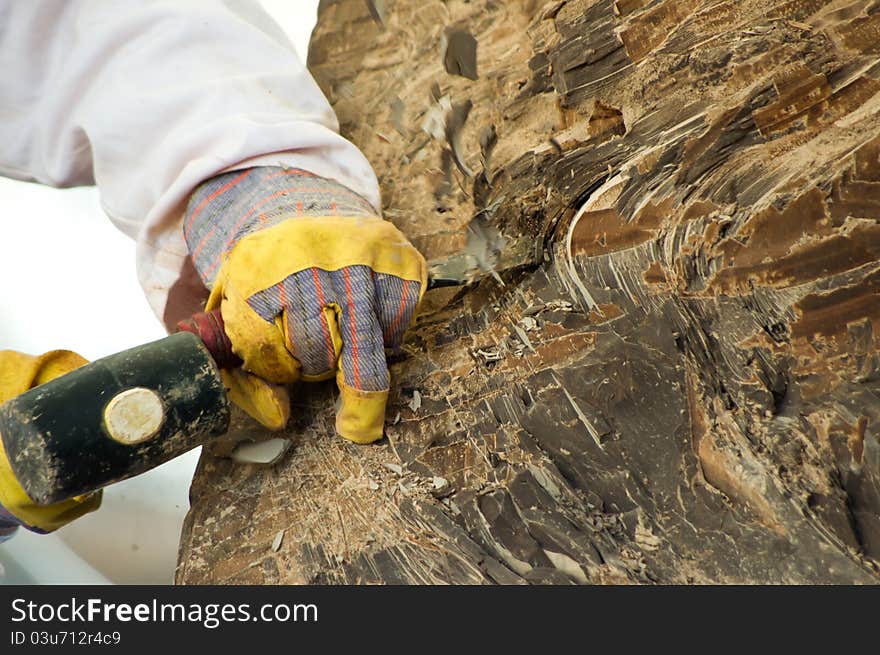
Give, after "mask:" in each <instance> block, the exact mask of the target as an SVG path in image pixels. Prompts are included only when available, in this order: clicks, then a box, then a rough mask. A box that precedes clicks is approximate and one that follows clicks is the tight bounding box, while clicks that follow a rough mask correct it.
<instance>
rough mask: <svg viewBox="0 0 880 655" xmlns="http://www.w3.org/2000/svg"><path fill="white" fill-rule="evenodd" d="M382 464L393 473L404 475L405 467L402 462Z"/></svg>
mask: <svg viewBox="0 0 880 655" xmlns="http://www.w3.org/2000/svg"><path fill="white" fill-rule="evenodd" d="M382 466H384V467H385V468H387V469H388V470H389V471H391V472H392V473H395V474H397V475H403V467H402V466H401V465H400V464H395V463H394V462H382Z"/></svg>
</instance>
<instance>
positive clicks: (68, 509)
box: [0, 350, 101, 541]
mask: <svg viewBox="0 0 880 655" xmlns="http://www.w3.org/2000/svg"><path fill="white" fill-rule="evenodd" d="M87 363H88V362H86V360H85V359H83V358H82V357H80V356H79V355H77V354H76V353H72V352H70V351H67V350H54V351H52V352H48V353H46V354H45V355H41V356H39V357H34V356H31V355H22V354H21V353H17V352H13V351H11V350H0V404H2V403H5V402H6V401H7V400H10V399H11V398H14V397H15V396H17V395H19V394H21V393H24V392H25V391H27V390H28V389H30V388H32V387H36V386H38V385H40V384H44V383H46V382H48V381H49V380H52V379H54V378H57V377H59V376H61V375H64V374H65V373H69V372H70V371H72V370H74V369H77V368H79V367H80V366H83V365H85V364H87ZM100 505H101V492H100V491H99V492H96V493H92V494H88V495H86V496H78V497H76V498H72V499H70V500H65V501H63V502H60V503H54V504H52V505H37V504H35V503H34V502H33V501H32V500H31V499H30V498H28V496H27V494H26V493H25V491H24V489H22V488H21V485H20V484H19V483H18V480H17V479H16V478H15V474H14V473H13V472H12V468H11V467H10V465H9V460H8V459H7V458H6V452H5V451H4V450H3V442H2V440H0V541H3V540H4V539H5V538H8V537H9V536H11V534H12V532H13V531H14V530H15V528H16V527H17V526H18V525H24V526H25V527H27V528H29V529H31V530H34V531H35V532H51V531H53V530H57V529H58V528H60V527H61V526H63V525H66V524H67V523H70V522H71V521H73V520H74V519H76V518H79V517H80V516H82V515H83V514H87V513H89V512H93V511H95V510H96V509H98V507H99V506H100Z"/></svg>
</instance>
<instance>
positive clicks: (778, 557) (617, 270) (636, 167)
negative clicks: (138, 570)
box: [177, 0, 880, 584]
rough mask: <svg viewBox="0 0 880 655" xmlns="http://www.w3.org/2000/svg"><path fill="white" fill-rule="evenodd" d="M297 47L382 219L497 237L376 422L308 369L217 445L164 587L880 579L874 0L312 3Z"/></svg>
mask: <svg viewBox="0 0 880 655" xmlns="http://www.w3.org/2000/svg"><path fill="white" fill-rule="evenodd" d="M468 37H471V38H468ZM474 45H475V46H476V47H475V51H474V48H473V46H474ZM309 64H310V67H311V69H312V71H313V72H314V74H315V76H316V78H317V80H318V82H319V84H320V85H321V86H322V88H323V89H324V91H325V93H326V94H327V95H328V97H329V98H330V99H331V101H332V103H333V105H334V107H335V108H336V111H337V113H338V115H339V118H340V121H341V126H342V132H343V134H345V135H346V136H347V137H349V138H350V139H352V140H353V141H354V142H355V143H357V144H358V145H359V146H360V147H361V148H362V149H363V151H364V152H365V154H366V155H367V157H368V158H369V159H370V161H371V162H372V163H373V165H374V167H375V168H376V170H377V171H378V173H379V175H380V182H381V185H382V189H383V193H384V212H385V216H386V217H387V218H388V219H389V220H392V221H394V222H395V223H396V224H397V225H398V226H399V227H400V228H401V229H403V230H404V232H405V233H407V234H408V235H409V236H410V237H411V239H412V240H413V242H414V243H415V244H416V245H417V246H418V247H419V248H420V249H421V250H422V252H424V254H425V255H426V256H427V257H428V258H429V259H431V258H438V257H442V256H445V255H450V254H454V253H456V252H458V251H460V250H461V249H462V248H464V247H466V246H467V244H468V238H469V235H471V238H472V239H473V238H476V237H475V236H474V235H480V234H483V235H485V234H486V233H487V232H488V233H489V234H491V235H492V240H493V242H494V243H495V244H501V246H502V247H501V249H500V250H501V252H500V255H499V257H498V260H497V263H496V267H495V270H494V273H493V274H487V275H486V276H485V277H484V278H483V279H482V280H480V281H479V282H477V283H475V284H473V285H471V286H469V287H467V288H465V289H457V290H456V289H453V290H437V291H432V292H430V293H429V294H427V295H426V297H425V301H424V303H423V306H422V309H421V310H420V314H419V316H418V318H417V321H416V323H415V325H414V326H413V328H412V329H411V330H410V332H409V336H408V339H407V343H406V351H407V354H406V356H405V357H404V358H402V359H401V360H399V361H396V362H394V363H393V366H392V376H393V389H392V397H391V401H390V405H389V412H388V422H387V428H386V434H387V439H385V440H383V441H382V442H380V443H379V444H378V445H373V446H369V447H359V446H355V445H351V444H348V443H345V442H343V441H342V440H340V439H338V438H336V437H334V436H333V428H332V426H333V420H332V417H333V404H334V398H335V395H336V394H335V390H334V388H333V385H332V383H329V384H326V385H302V386H299V387H297V388H296V389H295V392H294V396H295V398H296V400H295V401H294V413H295V418H294V420H293V421H292V423H291V425H290V427H289V432H288V436H289V438H290V439H291V440H293V442H294V446H293V448H292V449H291V454H290V455H289V456H288V457H287V458H286V459H285V460H284V461H283V462H281V463H280V464H278V465H276V466H275V467H273V468H271V469H259V468H255V467H248V466H239V465H235V464H233V463H231V462H229V461H228V460H224V459H219V458H215V457H213V456H211V454H210V453H206V454H205V455H204V456H203V458H202V461H201V463H200V465H199V470H198V472H197V475H196V478H195V481H194V483H193V487H192V509H191V510H190V513H189V516H188V518H187V522H186V526H185V529H184V533H183V536H182V542H181V549H180V560H179V567H178V571H177V582H178V583H184V584H201V583H454V584H462V583H466V584H471V583H503V584H508V583H561V584H568V583H578V584H583V583H872V582H877V581H878V580H880V437H878V435H880V370H878V369H880V359H878V351H877V346H878V338H880V335H878V332H880V330H876V329H875V328H874V321H876V320H878V318H880V302H878V301H880V295H878V294H880V261H878V255H880V225H878V217H880V0H855V1H854V0H554V1H551V2H546V3H542V2H540V1H536V0H506V1H505V2H497V1H495V0H470V1H466V0H447V1H441V0H419V1H418V2H416V1H414V0H386V1H385V2H383V3H376V2H364V1H363V0H335V1H333V0H327V1H324V2H322V4H321V8H320V16H319V22H318V27H317V29H316V31H315V34H314V35H313V40H312V44H311V50H310V55H309ZM474 78H475V79H474ZM281 531H283V537H281V541H280V544H279V542H278V539H279V537H278V535H279V533H280V532H281ZM273 546H274V547H273Z"/></svg>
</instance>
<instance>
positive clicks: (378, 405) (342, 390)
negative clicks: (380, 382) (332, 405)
mask: <svg viewBox="0 0 880 655" xmlns="http://www.w3.org/2000/svg"><path fill="white" fill-rule="evenodd" d="M387 402H388V391H387V390H386V391H360V390H358V389H354V388H352V387H349V386H348V385H346V384H340V385H339V406H338V408H337V412H336V433H337V434H338V435H339V436H340V437H342V438H343V439H346V440H348V441H351V442H353V443H356V444H370V443H373V442H375V441H378V440H379V439H381V438H382V437H383V435H384V430H385V405H386V403H387Z"/></svg>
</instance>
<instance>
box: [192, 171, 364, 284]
mask: <svg viewBox="0 0 880 655" xmlns="http://www.w3.org/2000/svg"><path fill="white" fill-rule="evenodd" d="M298 216H300V217H301V216H342V217H347V216H351V217H354V216H378V212H377V210H376V209H374V208H373V207H372V205H370V203H369V202H367V201H366V200H365V199H364V198H363V197H361V196H360V195H358V194H357V193H355V192H354V191H352V190H351V189H349V188H348V187H345V186H343V185H341V184H339V183H338V182H335V181H333V180H329V179H326V178H323V177H318V176H317V175H313V174H312V173H309V172H308V171H304V170H300V169H296V168H281V167H276V166H259V167H255V168H246V169H244V170H239V171H233V172H231V173H224V174H222V175H217V176H215V177H212V178H211V179H209V180H207V181H206V182H203V183H202V184H201V185H200V186H199V187H198V188H197V189H196V190H195V192H193V194H192V196H191V197H190V201H189V205H188V207H187V210H186V214H185V218H184V224H183V236H184V239H185V240H186V244H187V247H188V248H189V252H190V255H191V256H192V260H193V264H194V265H195V267H196V270H197V271H198V273H199V276H200V277H201V278H202V282H204V284H205V286H207V287H208V288H209V289H211V288H212V287H213V284H214V280H215V279H216V277H217V273H218V272H219V270H220V265H221V263H222V260H223V257H224V255H225V254H226V253H228V252H229V250H231V249H232V247H233V246H234V245H235V244H236V243H237V242H238V241H239V240H241V239H242V238H244V237H246V236H247V235H249V234H253V233H254V232H257V231H259V230H262V229H264V228H267V227H271V226H272V225H275V224H277V223H279V222H280V221H283V220H285V219H289V218H295V217H298Z"/></svg>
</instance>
